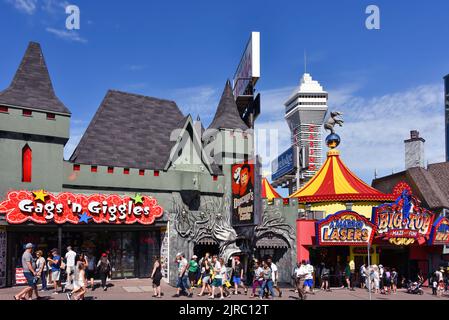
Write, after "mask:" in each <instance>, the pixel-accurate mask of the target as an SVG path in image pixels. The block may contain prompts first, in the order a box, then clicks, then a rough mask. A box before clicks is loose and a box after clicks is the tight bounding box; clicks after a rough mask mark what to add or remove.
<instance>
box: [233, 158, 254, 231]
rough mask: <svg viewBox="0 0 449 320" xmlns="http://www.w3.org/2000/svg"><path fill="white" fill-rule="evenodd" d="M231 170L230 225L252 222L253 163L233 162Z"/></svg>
mask: <svg viewBox="0 0 449 320" xmlns="http://www.w3.org/2000/svg"><path fill="white" fill-rule="evenodd" d="M231 170H232V225H234V226H238V225H247V224H253V223H254V164H249V163H243V164H235V165H233V166H232V168H231Z"/></svg>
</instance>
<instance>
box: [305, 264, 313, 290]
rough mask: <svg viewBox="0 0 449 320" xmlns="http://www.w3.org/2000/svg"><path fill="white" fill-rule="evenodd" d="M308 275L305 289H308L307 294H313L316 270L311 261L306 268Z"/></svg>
mask: <svg viewBox="0 0 449 320" xmlns="http://www.w3.org/2000/svg"><path fill="white" fill-rule="evenodd" d="M304 269H305V272H306V275H305V277H304V287H305V288H306V292H310V293H312V294H314V293H313V275H314V268H313V266H312V265H311V264H310V261H307V262H306V265H305V266H304Z"/></svg>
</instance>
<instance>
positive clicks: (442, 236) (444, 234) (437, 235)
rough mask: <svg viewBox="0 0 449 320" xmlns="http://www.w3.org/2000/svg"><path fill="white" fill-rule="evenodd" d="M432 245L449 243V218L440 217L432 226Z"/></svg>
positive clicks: (430, 240) (430, 242)
mask: <svg viewBox="0 0 449 320" xmlns="http://www.w3.org/2000/svg"><path fill="white" fill-rule="evenodd" d="M429 244H430V245H449V219H448V218H446V217H440V218H438V219H437V220H436V221H435V223H434V224H433V227H432V232H431V233H430V239H429Z"/></svg>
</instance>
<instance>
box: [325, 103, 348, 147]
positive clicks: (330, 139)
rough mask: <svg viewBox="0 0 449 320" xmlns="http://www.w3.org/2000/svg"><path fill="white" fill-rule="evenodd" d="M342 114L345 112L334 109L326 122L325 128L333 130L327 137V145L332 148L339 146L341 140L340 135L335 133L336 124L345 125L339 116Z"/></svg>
mask: <svg viewBox="0 0 449 320" xmlns="http://www.w3.org/2000/svg"><path fill="white" fill-rule="evenodd" d="M342 115H343V113H341V112H339V111H332V112H331V115H330V118H329V119H328V120H327V121H326V123H325V124H324V129H326V130H329V131H330V132H331V134H330V135H328V136H327V137H326V145H327V146H328V147H329V148H331V149H335V148H336V147H338V146H339V144H340V142H341V139H340V136H339V135H338V134H336V133H335V125H339V126H340V127H342V126H343V123H344V121H343V119H342V118H339V117H340V116H342Z"/></svg>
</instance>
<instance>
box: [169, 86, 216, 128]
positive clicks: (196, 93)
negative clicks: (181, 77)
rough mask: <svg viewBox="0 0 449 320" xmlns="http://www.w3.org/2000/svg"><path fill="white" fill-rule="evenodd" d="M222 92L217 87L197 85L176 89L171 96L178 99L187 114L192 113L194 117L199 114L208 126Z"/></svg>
mask: <svg viewBox="0 0 449 320" xmlns="http://www.w3.org/2000/svg"><path fill="white" fill-rule="evenodd" d="M220 94H221V92H219V90H218V89H216V88H213V87H210V86H197V87H190V88H181V89H175V90H174V91H173V92H172V93H170V94H169V98H170V99H172V100H174V101H176V103H177V104H178V106H179V108H180V109H181V110H182V112H183V113H184V114H185V115H187V114H190V115H191V116H192V118H194V119H196V116H197V115H199V116H200V117H201V121H202V123H203V126H204V127H206V128H207V126H208V125H209V123H210V122H211V120H212V119H213V117H214V115H215V110H216V108H217V105H218V101H219V99H220Z"/></svg>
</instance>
